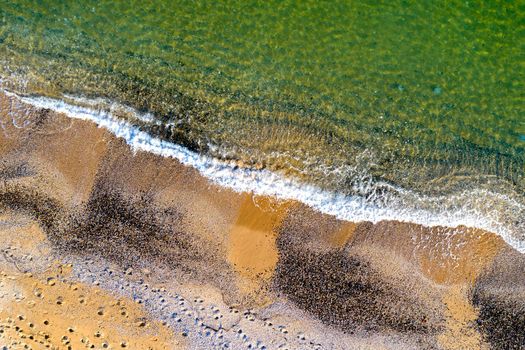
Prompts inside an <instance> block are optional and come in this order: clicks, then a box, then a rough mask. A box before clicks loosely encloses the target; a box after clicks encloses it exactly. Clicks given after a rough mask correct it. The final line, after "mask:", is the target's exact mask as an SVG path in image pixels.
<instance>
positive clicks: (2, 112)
mask: <svg viewBox="0 0 525 350" xmlns="http://www.w3.org/2000/svg"><path fill="white" fill-rule="evenodd" d="M0 122H1V124H0V125H1V126H2V128H1V129H0V180H1V181H0V252H2V255H0V344H1V345H4V346H6V347H7V348H8V349H24V348H27V349H45V348H50V349H77V348H93V349H103V348H110V349H120V348H130V349H208V348H210V349H211V348H226V347H228V348H231V349H241V348H250V347H251V348H252V349H285V348H287V349H306V348H313V349H451V350H452V349H458V350H459V349H520V348H522V347H523V346H524V344H525V338H524V337H525V335H524V333H523V329H524V328H525V279H523V276H524V274H525V257H524V256H523V254H521V253H519V252H518V251H517V250H515V249H514V248H512V247H511V246H510V245H508V244H507V243H505V241H504V240H503V239H502V238H501V237H499V236H498V235H496V234H494V233H491V232H487V231H483V230H480V229H474V228H468V227H464V226H460V227H455V228H448V227H431V228H429V227H424V226H422V225H417V224H412V223H406V222H397V221H381V222H379V223H376V224H372V223H370V222H355V223H353V222H345V221H341V220H338V219H336V218H334V217H332V216H329V215H325V214H321V213H319V212H316V211H315V210H313V209H311V208H309V207H308V206H306V205H304V204H301V203H299V202H296V201H279V200H276V199H275V198H271V197H261V196H254V195H253V194H250V193H238V192H234V191H232V190H230V189H226V188H221V187H219V186H217V185H214V184H212V183H210V182H209V181H208V180H207V179H206V178H204V177H203V176H201V175H200V174H199V173H198V172H197V171H196V170H195V169H193V168H190V167H186V166H183V165H181V164H180V163H179V162H178V161H177V160H175V159H172V158H164V157H161V156H157V155H153V154H150V153H146V152H141V151H138V152H137V151H134V150H132V149H130V147H129V146H128V145H127V144H126V143H125V142H124V140H122V139H119V138H116V137H115V136H113V135H112V134H111V133H109V132H108V131H106V130H104V129H101V128H98V127H97V125H95V124H94V123H91V122H87V121H80V120H73V119H69V118H68V117H67V116H65V115H63V114H59V113H55V112H53V111H50V110H45V109H38V108H34V107H31V106H29V105H27V104H24V103H22V102H20V101H18V100H17V99H16V97H13V96H7V95H5V94H1V95H0Z"/></svg>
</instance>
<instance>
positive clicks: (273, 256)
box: [228, 194, 290, 303]
mask: <svg viewBox="0 0 525 350" xmlns="http://www.w3.org/2000/svg"><path fill="white" fill-rule="evenodd" d="M289 206H290V202H279V201H277V200H273V199H271V198H265V197H253V196H252V195H249V194H245V195H243V201H242V204H241V207H240V209H239V214H238V218H237V221H236V222H235V224H234V225H233V227H232V229H231V231H230V235H229V242H228V261H229V262H230V263H231V264H232V265H233V267H234V269H235V271H236V272H237V273H238V275H239V288H240V289H241V291H242V292H243V293H246V294H252V293H255V294H258V293H260V292H262V287H263V286H264V285H265V284H267V283H268V282H269V281H270V280H271V278H272V275H273V271H274V270H275V266H276V265H277V261H278V260H279V256H278V252H277V247H276V246H275V240H276V238H277V233H276V231H275V229H276V228H277V226H278V225H279V224H280V222H281V220H282V219H283V218H284V216H285V215H286V211H287V208H288V207H289ZM257 297H258V298H259V302H263V303H264V301H263V300H264V297H263V296H262V295H257ZM260 298H263V300H260ZM265 301H267V300H265Z"/></svg>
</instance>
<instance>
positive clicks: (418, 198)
mask: <svg viewBox="0 0 525 350" xmlns="http://www.w3.org/2000/svg"><path fill="white" fill-rule="evenodd" d="M3 92H4V93H5V94H6V95H8V96H10V97H12V98H16V99H18V100H19V101H21V102H23V103H26V104H29V105H32V106H34V107H36V108H46V109H50V110H52V111H54V112H57V113H63V114H65V115H66V116H68V117H70V118H73V119H80V120H85V121H91V122H94V123H96V124H97V125H98V126H99V127H101V128H104V129H107V130H108V131H110V132H111V133H113V134H114V135H115V136H116V137H119V138H123V139H124V140H125V141H126V143H127V144H128V145H129V146H130V147H131V148H132V149H133V150H134V151H135V152H139V151H144V152H150V153H153V154H157V155H160V156H163V157H171V158H175V159H177V160H178V161H179V162H180V163H182V164H183V165H185V166H191V167H193V168H195V169H196V170H198V171H199V172H200V173H201V174H202V175H203V176H204V177H206V178H207V179H209V180H210V181H211V182H212V183H214V184H217V185H219V186H223V187H226V188H229V189H232V190H234V191H237V192H249V193H253V194H255V195H264V196H272V197H275V198H277V199H281V200H296V201H299V202H302V203H304V204H306V205H308V206H310V207H312V208H314V209H316V210H318V211H320V212H322V213H325V214H329V215H333V216H335V217H336V218H338V219H342V220H347V221H353V222H361V221H370V222H373V223H377V222H379V221H383V220H397V221H403V222H412V223H416V224H420V225H424V226H446V227H452V228H453V227H458V226H467V227H472V228H479V229H483V230H487V231H490V232H494V233H497V234H499V235H500V236H501V237H502V238H503V239H504V240H505V241H506V242H507V243H509V244H510V245H511V246H513V247H514V248H516V249H517V250H519V251H520V252H522V253H525V242H523V241H522V240H519V239H516V238H515V228H513V227H511V226H509V225H507V224H506V223H505V222H503V221H502V220H499V219H498V215H501V214H498V212H496V211H495V209H494V211H493V212H491V211H484V210H480V209H479V208H483V205H480V204H479V202H480V201H481V202H483V201H484V200H485V199H486V198H489V197H490V198H492V199H493V200H497V201H499V202H502V203H504V205H505V206H504V207H505V208H508V209H509V210H511V209H512V211H513V212H514V213H518V214H517V215H519V213H522V212H524V211H525V208H523V205H522V204H521V203H519V202H517V201H514V200H513V199H512V198H509V197H507V196H505V195H502V194H498V193H494V192H488V191H487V190H479V191H478V193H476V191H465V192H461V193H456V194H454V195H452V196H450V195H449V196H434V197H432V196H423V195H420V194H417V193H414V192H413V191H410V190H409V189H403V188H397V187H392V186H391V185H388V186H390V187H391V188H390V190H391V191H392V192H393V193H396V194H398V195H397V196H396V195H389V194H388V193H387V194H385V195H384V196H386V197H385V198H380V200H378V199H377V198H374V199H371V198H370V197H364V196H357V195H352V196H349V195H344V194H342V193H337V192H332V191H327V190H324V189H322V188H320V187H317V186H314V185H311V184H306V183H301V182H300V181H297V180H295V179H292V178H288V177H285V176H283V175H280V174H277V173H274V172H271V171H268V170H266V169H261V170H257V169H251V168H244V167H238V166H237V165H236V164H235V163H234V162H226V161H221V160H218V159H216V158H212V157H209V156H206V155H201V154H198V153H196V152H193V151H191V150H189V149H187V148H185V147H183V146H180V145H177V144H175V143H172V142H169V141H165V140H161V139H159V138H156V137H153V136H151V135H150V134H148V133H146V132H144V131H141V130H140V129H139V127H137V126H134V125H132V124H131V123H129V122H128V121H125V120H122V119H119V118H117V117H116V116H115V115H114V114H112V109H94V108H89V107H84V106H79V105H74V104H70V103H67V102H65V101H63V100H60V99H53V98H47V97H41V96H20V95H17V94H14V93H12V92H8V91H3ZM67 99H68V100H71V101H75V102H79V103H82V104H83V105H87V106H95V105H97V104H98V103H99V102H100V100H89V99H85V98H78V97H71V96H67ZM113 105H114V103H113ZM120 108H121V109H124V110H126V112H127V113H133V114H135V118H136V119H137V120H144V119H150V117H149V115H142V114H141V113H139V112H138V111H136V110H133V109H132V108H130V107H127V106H120ZM363 185H364V186H383V187H384V186H387V185H386V184H384V183H374V184H371V185H370V184H363ZM400 198H401V199H400ZM498 210H499V211H501V209H498Z"/></svg>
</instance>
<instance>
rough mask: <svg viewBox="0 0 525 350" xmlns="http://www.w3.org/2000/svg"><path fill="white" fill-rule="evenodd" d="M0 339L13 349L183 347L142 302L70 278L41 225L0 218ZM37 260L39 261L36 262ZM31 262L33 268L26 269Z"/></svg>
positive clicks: (22, 219)
mask: <svg viewBox="0 0 525 350" xmlns="http://www.w3.org/2000/svg"><path fill="white" fill-rule="evenodd" d="M0 223H2V225H1V228H0V250H1V251H2V254H3V256H2V257H1V258H0V344H4V345H7V346H10V348H11V349H79V348H81V349H84V348H86V349H106V348H107V349H122V348H129V349H183V348H184V346H183V345H184V342H183V341H182V340H181V339H178V337H177V336H176V335H175V334H173V333H172V332H171V331H170V330H168V329H167V328H166V327H165V326H163V325H162V324H160V322H158V321H155V320H152V319H151V317H150V316H149V315H148V314H147V313H146V312H145V311H144V309H143V308H142V306H141V305H139V304H137V303H134V302H133V301H131V300H128V299H125V298H119V297H118V296H115V295H113V294H110V293H108V292H107V291H104V290H102V289H100V288H98V287H96V286H92V285H86V284H82V283H77V282H75V281H74V279H72V278H71V276H70V272H71V269H72V266H71V265H64V264H61V263H59V262H57V261H52V260H49V258H50V257H51V256H50V254H49V253H50V250H49V245H48V243H47V241H46V236H45V234H44V233H43V232H42V230H41V229H40V227H39V225H38V224H37V223H35V222H34V221H32V220H30V219H29V218H26V217H23V216H18V215H15V214H11V215H10V214H5V213H4V214H3V215H2V216H1V217H0ZM34 265H37V266H34ZM29 267H31V270H36V271H37V272H35V273H29V272H25V271H26V269H28V268H29Z"/></svg>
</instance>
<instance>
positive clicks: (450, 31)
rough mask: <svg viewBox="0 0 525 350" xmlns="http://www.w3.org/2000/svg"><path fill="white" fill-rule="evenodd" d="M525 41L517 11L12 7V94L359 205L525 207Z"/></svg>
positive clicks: (472, 7) (8, 83)
mask: <svg viewBox="0 0 525 350" xmlns="http://www.w3.org/2000/svg"><path fill="white" fill-rule="evenodd" d="M524 43H525V3H523V2H503V1H485V2H473V1H468V2H467V1H450V2H446V3H445V2H432V1H400V0H395V1H385V2H377V1H374V2H368V1H359V2H357V1H355V2H354V1H331V2H319V1H284V2H282V1H266V2H252V1H243V2H221V1H209V2H207V1H177V2H171V1H169V2H168V1H149V2H142V1H130V2H119V1H117V2H115V1H83V2H73V1H60V2H58V1H9V2H6V1H1V8H0V61H1V63H2V64H1V66H2V68H0V76H1V77H2V79H3V86H4V87H6V88H9V89H11V90H16V91H18V92H23V93H28V94H39V95H47V96H52V97H61V96H62V95H63V94H69V95H75V96H86V97H107V98H110V99H112V100H116V101H119V102H121V103H124V104H127V105H131V106H133V107H135V108H137V109H139V110H141V111H150V112H152V113H154V114H155V117H156V118H157V119H158V120H159V121H161V125H160V126H159V125H156V124H155V123H148V122H139V121H134V122H135V123H136V124H139V125H140V127H141V128H142V129H143V130H146V131H148V132H150V133H152V134H154V135H158V136H160V137H162V138H165V139H169V140H172V141H174V142H177V143H180V144H183V145H185V146H188V147H190V148H192V149H194V150H197V151H199V152H203V153H207V154H210V155H212V156H215V157H220V158H222V159H233V160H242V162H243V164H245V165H246V166H252V167H256V168H261V167H264V168H268V169H271V170H274V171H279V172H282V173H284V174H288V175H290V176H295V177H299V178H302V179H304V180H306V181H311V182H315V183H317V184H319V185H321V186H323V187H327V188H331V189H337V190H338V191H343V192H348V193H358V194H361V195H365V196H366V195H369V194H370V191H375V192H374V193H375V194H377V193H379V194H380V193H381V191H387V189H385V188H382V189H377V187H374V186H372V188H373V190H371V189H370V187H367V186H364V189H363V186H361V185H362V184H363V181H364V182H367V181H368V182H367V183H369V182H370V181H372V182H375V183H377V182H386V183H388V184H391V185H392V186H401V187H403V188H408V189H411V190H414V191H417V192H419V193H422V194H427V195H433V196H440V195H451V194H454V193H458V192H461V191H471V190H473V189H477V190H479V189H482V190H485V191H490V192H494V193H496V194H498V195H504V196H509V197H511V198H513V199H515V200H517V201H518V202H520V203H523V189H524V187H525V180H524V172H525V165H524V164H525V156H524V154H525V101H524V95H523V91H525V86H524V82H525V76H524V75H525V74H524V72H525V67H524V65H525V59H524V57H525V55H524ZM124 117H125V116H123V118H124ZM377 191H379V192H377ZM488 203H492V202H491V201H490V200H488ZM501 210H503V211H504V210H506V207H505V206H502V208H501ZM516 215H517V216H519V215H518V214H512V215H511V216H512V217H513V218H514V219H512V220H518V221H519V220H522V219H516ZM520 215H521V214H520ZM520 224H523V223H522V222H521V221H520Z"/></svg>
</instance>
